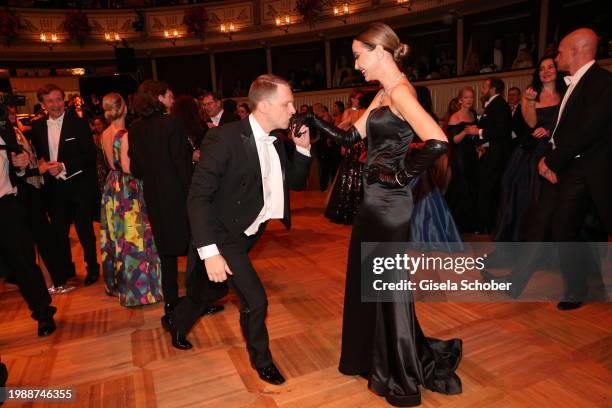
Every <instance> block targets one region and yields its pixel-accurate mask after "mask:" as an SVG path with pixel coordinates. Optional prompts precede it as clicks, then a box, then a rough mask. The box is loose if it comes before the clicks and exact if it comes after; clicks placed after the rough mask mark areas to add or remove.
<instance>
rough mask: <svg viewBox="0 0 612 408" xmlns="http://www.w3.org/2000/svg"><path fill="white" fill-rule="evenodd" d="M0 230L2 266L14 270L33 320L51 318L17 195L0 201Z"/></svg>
mask: <svg viewBox="0 0 612 408" xmlns="http://www.w3.org/2000/svg"><path fill="white" fill-rule="evenodd" d="M0 231H1V232H0V256H2V260H3V263H5V264H6V265H7V266H8V267H9V268H11V270H12V271H14V274H15V278H16V280H17V286H18V287H19V290H20V291H21V295H22V296H23V298H24V299H25V301H26V303H27V304H28V307H29V308H30V310H31V311H32V318H33V319H35V320H46V319H49V318H51V317H52V316H53V314H54V312H55V310H54V308H52V307H51V296H50V295H49V292H48V291H47V285H46V284H45V279H44V277H43V275H42V273H41V272H40V269H38V268H37V266H36V259H35V254H34V242H33V240H32V236H31V234H30V228H29V226H28V221H27V219H26V212H25V208H24V207H23V206H22V205H20V200H19V199H18V198H17V197H16V196H13V195H7V196H4V197H1V198H0Z"/></svg>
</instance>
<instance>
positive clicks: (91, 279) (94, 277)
mask: <svg viewBox="0 0 612 408" xmlns="http://www.w3.org/2000/svg"><path fill="white" fill-rule="evenodd" d="M99 277H100V274H94V273H88V274H87V276H85V281H84V282H83V284H84V285H85V286H91V285H93V284H94V283H96V282H97V281H98V278H99Z"/></svg>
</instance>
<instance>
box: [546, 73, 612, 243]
mask: <svg viewBox="0 0 612 408" xmlns="http://www.w3.org/2000/svg"><path fill="white" fill-rule="evenodd" d="M611 106H612V73H610V72H609V71H607V70H605V69H603V68H601V67H600V66H599V65H597V64H594V65H593V66H592V67H591V68H589V69H588V71H587V72H586V73H585V74H584V76H583V77H582V79H581V80H580V82H579V83H578V85H577V86H576V88H574V91H573V92H572V94H571V95H570V97H569V99H568V101H567V103H566V104H565V107H564V109H563V112H562V114H561V118H560V120H559V124H558V125H557V128H556V130H555V133H554V136H553V139H554V143H555V149H553V150H551V151H550V152H549V153H548V154H547V155H546V165H547V166H548V167H550V169H551V170H553V171H554V172H555V173H557V175H558V176H559V177H560V178H562V177H563V172H564V171H565V170H566V169H568V168H570V167H571V166H575V165H577V161H576V159H575V157H576V156H577V155H580V156H581V160H580V162H581V164H582V166H583V168H584V171H585V173H586V180H587V183H588V186H589V192H590V193H591V195H592V197H593V200H594V202H595V207H596V208H597V212H598V214H599V216H600V217H601V218H602V221H603V222H604V224H605V225H606V227H607V231H608V234H612V198H611V195H610V185H611V183H610V177H611V174H612V148H611V144H612V117H611V115H610V109H611V108H610V107H611Z"/></svg>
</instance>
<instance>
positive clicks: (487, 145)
mask: <svg viewBox="0 0 612 408" xmlns="http://www.w3.org/2000/svg"><path fill="white" fill-rule="evenodd" d="M498 96H499V94H495V95H493V96H492V97H490V98H489V100H488V101H486V102H485V103H484V107H485V109H487V106H489V104H490V103H491V102H493V99H495V98H496V97H498ZM483 115H484V113H483ZM483 132H484V129H478V137H479V138H480V139H484V136H483V135H482V134H483ZM482 147H489V142H488V141H487V142H484V143H483V144H482Z"/></svg>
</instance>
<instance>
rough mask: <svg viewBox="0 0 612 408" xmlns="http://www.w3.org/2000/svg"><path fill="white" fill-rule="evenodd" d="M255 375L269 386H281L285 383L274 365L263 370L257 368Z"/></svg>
mask: <svg viewBox="0 0 612 408" xmlns="http://www.w3.org/2000/svg"><path fill="white" fill-rule="evenodd" d="M257 374H259V378H261V379H262V380H264V381H265V382H267V383H269V384H273V385H281V384H282V383H284V382H285V377H283V375H282V374H281V373H280V371H278V368H276V366H275V365H274V363H272V364H270V365H269V366H267V367H265V368H258V369H257Z"/></svg>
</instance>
